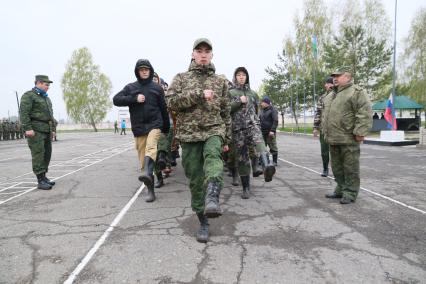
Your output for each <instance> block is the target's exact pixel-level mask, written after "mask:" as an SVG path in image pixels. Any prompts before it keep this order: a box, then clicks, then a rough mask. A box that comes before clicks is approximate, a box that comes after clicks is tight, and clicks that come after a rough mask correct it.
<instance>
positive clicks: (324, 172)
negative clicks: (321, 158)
mask: <svg viewBox="0 0 426 284" xmlns="http://www.w3.org/2000/svg"><path fill="white" fill-rule="evenodd" d="M321 176H322V177H326V176H328V163H322V174H321Z"/></svg>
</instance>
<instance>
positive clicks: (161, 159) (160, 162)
mask: <svg viewBox="0 0 426 284" xmlns="http://www.w3.org/2000/svg"><path fill="white" fill-rule="evenodd" d="M157 166H158V169H159V170H160V171H162V170H164V169H165V168H166V166H167V157H166V153H165V152H164V151H159V152H158V155H157Z"/></svg>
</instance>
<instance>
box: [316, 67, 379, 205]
mask: <svg viewBox="0 0 426 284" xmlns="http://www.w3.org/2000/svg"><path fill="white" fill-rule="evenodd" d="M331 76H332V77H333V82H334V85H335V90H334V91H333V93H331V94H329V95H327V96H326V97H325V100H324V110H323V121H322V128H321V129H322V131H323V132H324V138H325V141H326V142H327V143H328V144H329V145H330V156H331V169H332V170H333V174H334V178H335V181H336V183H337V186H336V188H335V190H334V192H333V193H328V194H326V197H327V198H340V203H341V204H349V203H351V202H355V200H356V198H357V196H358V192H359V188H360V169H359V157H360V143H361V142H362V141H364V137H365V136H366V135H367V134H368V132H369V130H370V129H371V126H372V123H373V120H372V118H371V103H370V100H369V98H368V96H367V94H366V92H365V91H364V90H362V89H361V88H360V87H358V86H356V85H354V82H353V78H352V71H351V70H350V68H348V67H342V68H340V69H338V70H337V71H335V72H334V73H332V74H331Z"/></svg>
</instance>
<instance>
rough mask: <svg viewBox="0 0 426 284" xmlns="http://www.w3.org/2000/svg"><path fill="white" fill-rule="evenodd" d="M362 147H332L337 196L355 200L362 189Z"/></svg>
mask: <svg viewBox="0 0 426 284" xmlns="http://www.w3.org/2000/svg"><path fill="white" fill-rule="evenodd" d="M360 153H361V150H360V146H359V144H355V145H330V157H331V169H332V170H333V175H334V179H335V181H336V183H337V186H336V188H335V190H334V192H335V193H336V194H339V195H342V196H346V197H348V198H350V199H352V200H355V199H356V198H357V196H358V192H359V187H360V174H359V157H360Z"/></svg>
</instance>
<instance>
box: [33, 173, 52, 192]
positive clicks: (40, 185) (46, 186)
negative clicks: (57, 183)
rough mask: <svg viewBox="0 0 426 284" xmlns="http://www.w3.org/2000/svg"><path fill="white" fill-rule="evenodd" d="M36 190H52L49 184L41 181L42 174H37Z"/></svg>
mask: <svg viewBox="0 0 426 284" xmlns="http://www.w3.org/2000/svg"><path fill="white" fill-rule="evenodd" d="M37 182H38V184H37V188H38V189H43V190H49V189H52V186H51V185H50V184H48V183H47V182H46V181H45V180H44V179H43V174H38V175H37Z"/></svg>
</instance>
